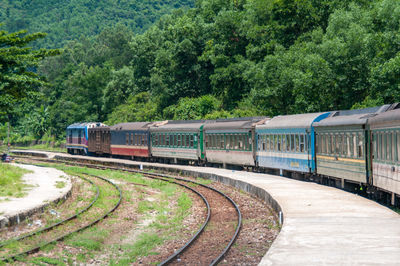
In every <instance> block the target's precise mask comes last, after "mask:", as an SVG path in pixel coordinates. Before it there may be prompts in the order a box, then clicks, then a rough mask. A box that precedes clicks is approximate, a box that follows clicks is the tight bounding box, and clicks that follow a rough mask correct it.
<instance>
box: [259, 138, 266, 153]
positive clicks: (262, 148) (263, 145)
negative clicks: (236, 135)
mask: <svg viewBox="0 0 400 266" xmlns="http://www.w3.org/2000/svg"><path fill="white" fill-rule="evenodd" d="M265 137H266V136H265V135H262V140H261V142H262V143H261V144H262V145H261V149H260V150H262V151H265V149H266V147H265Z"/></svg>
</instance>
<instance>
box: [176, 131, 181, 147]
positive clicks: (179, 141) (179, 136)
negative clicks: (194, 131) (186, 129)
mask: <svg viewBox="0 0 400 266" xmlns="http://www.w3.org/2000/svg"><path fill="white" fill-rule="evenodd" d="M177 139H178V146H181V135H180V134H179V135H178V136H177Z"/></svg>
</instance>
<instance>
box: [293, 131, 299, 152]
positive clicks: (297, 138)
mask: <svg viewBox="0 0 400 266" xmlns="http://www.w3.org/2000/svg"><path fill="white" fill-rule="evenodd" d="M294 148H295V151H296V152H299V151H300V137H299V135H298V134H296V135H295V136H294Z"/></svg>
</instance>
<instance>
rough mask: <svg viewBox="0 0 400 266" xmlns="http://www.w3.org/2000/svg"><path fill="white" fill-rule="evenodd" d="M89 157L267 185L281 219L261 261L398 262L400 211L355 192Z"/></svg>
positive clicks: (253, 175) (281, 179)
mask: <svg viewBox="0 0 400 266" xmlns="http://www.w3.org/2000/svg"><path fill="white" fill-rule="evenodd" d="M50 155H51V156H54V154H50ZM58 155H60V156H65V157H73V158H79V157H82V158H88V157H84V156H72V155H68V154H58ZM89 158H91V159H92V160H99V161H115V162H120V163H121V162H122V163H127V164H134V165H138V164H142V165H143V166H144V167H146V165H152V166H157V167H160V168H174V169H177V168H178V169H183V170H188V171H196V172H203V173H212V174H217V175H220V176H225V177H229V178H231V179H235V180H241V181H244V182H247V183H250V184H252V185H254V186H257V187H260V188H262V189H264V190H266V191H267V192H268V193H269V194H270V195H271V196H272V197H273V198H274V199H275V200H276V201H277V202H278V203H279V205H280V206H281V208H282V211H283V213H284V217H285V219H284V223H283V226H282V230H281V232H280V233H279V235H278V237H277V238H276V240H275V241H274V243H273V244H272V246H271V248H270V249H269V251H268V252H267V253H266V254H265V256H264V257H263V259H262V261H261V262H260V265H400V215H399V214H397V213H395V212H393V211H392V210H390V209H388V208H386V207H384V206H382V205H379V204H378V203H376V202H374V201H371V200H368V199H365V198H362V197H360V196H357V195H355V194H351V193H348V192H345V191H342V190H340V189H337V188H332V187H327V186H322V185H318V184H315V183H310V182H302V181H297V180H293V179H289V178H285V177H279V176H274V175H268V174H259V173H251V172H244V171H232V170H227V169H220V168H209V167H194V166H180V165H166V164H158V163H144V162H134V161H129V160H120V159H110V158H94V157H89Z"/></svg>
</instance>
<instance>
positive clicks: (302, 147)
mask: <svg viewBox="0 0 400 266" xmlns="http://www.w3.org/2000/svg"><path fill="white" fill-rule="evenodd" d="M299 144H300V145H299V146H300V152H304V135H300V143H299Z"/></svg>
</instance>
